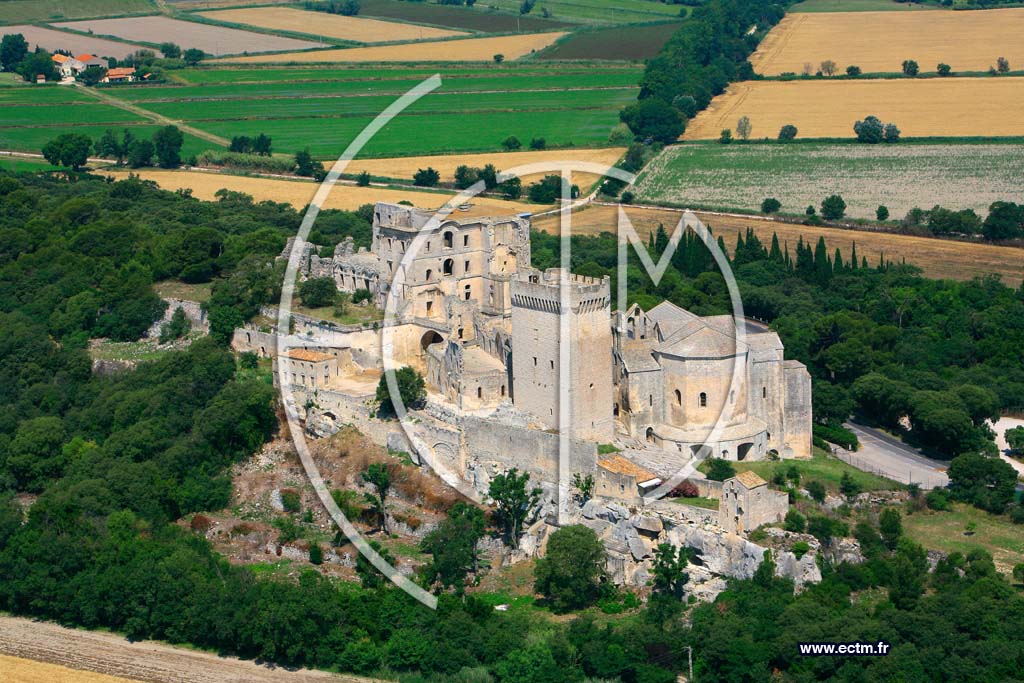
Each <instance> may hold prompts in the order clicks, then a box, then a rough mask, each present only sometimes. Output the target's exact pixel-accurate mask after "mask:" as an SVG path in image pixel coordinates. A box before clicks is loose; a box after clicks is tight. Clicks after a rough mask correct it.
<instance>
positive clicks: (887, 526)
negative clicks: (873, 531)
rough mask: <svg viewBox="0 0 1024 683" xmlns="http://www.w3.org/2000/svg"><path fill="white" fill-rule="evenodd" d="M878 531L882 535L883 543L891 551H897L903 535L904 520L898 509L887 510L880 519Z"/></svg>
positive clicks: (883, 511)
mask: <svg viewBox="0 0 1024 683" xmlns="http://www.w3.org/2000/svg"><path fill="white" fill-rule="evenodd" d="M878 530H879V531H880V532H881V534H882V541H883V542H884V543H885V545H886V547H887V548H889V550H895V549H896V544H897V543H899V540H900V537H901V536H902V535H903V520H902V518H901V517H900V512H899V510H897V509H896V508H885V509H884V510H882V514H881V515H879V517H878Z"/></svg>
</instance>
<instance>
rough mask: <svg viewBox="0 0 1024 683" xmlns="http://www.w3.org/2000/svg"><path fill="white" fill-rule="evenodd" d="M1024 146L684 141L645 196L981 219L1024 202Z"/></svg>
mask: <svg viewBox="0 0 1024 683" xmlns="http://www.w3.org/2000/svg"><path fill="white" fill-rule="evenodd" d="M1022 176H1024V146H1021V145H1019V144H1010V143H1005V144H1004V143H991V142H986V143H920V144H918V143H907V142H901V143H900V144H898V145H857V144H853V143H849V144H843V143H825V142H822V143H818V142H806V143H795V144H788V145H787V144H771V143H750V144H738V143H737V144H732V145H720V144H718V143H710V142H709V143H686V144H681V145H676V146H673V147H669V148H666V150H665V151H664V152H663V153H662V154H661V155H659V156H658V157H657V158H656V159H655V160H654V161H652V162H651V163H650V164H649V165H648V166H647V168H646V169H645V170H644V172H643V173H642V174H641V177H640V180H639V182H638V184H637V189H636V194H637V198H638V200H639V201H643V202H649V203H668V204H676V205H686V206H691V207H694V208H698V207H704V208H710V209H715V208H727V209H743V210H751V211H757V210H759V209H760V205H761V201H762V200H763V199H764V198H766V197H775V198H776V199H778V200H779V201H780V202H782V211H783V212H784V213H790V214H802V213H803V211H804V209H805V208H806V207H807V206H808V205H811V204H813V205H815V206H817V205H818V204H820V203H821V200H822V199H824V198H825V197H827V196H829V195H831V194H840V195H842V197H843V199H844V200H845V201H846V205H847V209H846V213H847V216H850V217H853V218H874V216H875V209H876V208H877V207H878V206H879V205H880V204H884V205H885V206H887V207H888V209H889V213H890V216H891V218H893V219H899V218H902V217H903V216H904V215H906V213H907V211H909V210H910V209H912V208H914V207H915V206H916V207H921V208H925V209H930V208H931V207H932V206H934V205H936V204H940V205H942V206H944V207H947V208H950V209H966V208H972V209H974V210H975V211H976V212H978V213H980V214H981V215H984V214H985V213H987V211H988V207H989V205H990V204H991V203H992V202H994V201H1000V200H1002V201H1018V202H1019V201H1022V200H1024V187H1022V186H1021V184H1020V178H1021V177H1022Z"/></svg>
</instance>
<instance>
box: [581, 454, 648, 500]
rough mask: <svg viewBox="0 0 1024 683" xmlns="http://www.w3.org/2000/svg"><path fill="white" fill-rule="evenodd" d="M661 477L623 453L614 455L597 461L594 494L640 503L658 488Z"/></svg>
mask: <svg viewBox="0 0 1024 683" xmlns="http://www.w3.org/2000/svg"><path fill="white" fill-rule="evenodd" d="M660 485H661V479H660V478H659V477H658V476H657V475H656V474H654V473H653V472H650V471H648V470H647V469H645V468H643V467H641V466H640V465H637V464H636V463H634V462H633V461H631V460H628V459H626V458H625V457H623V456H621V455H618V454H616V455H612V456H610V457H607V458H604V459H603V460H598V461H597V477H596V478H595V480H594V494H595V495H597V496H600V497H603V498H613V499H617V500H621V501H623V502H626V503H639V502H640V499H641V498H642V497H643V496H644V495H646V494H648V493H650V492H651V491H653V490H654V489H656V488H658V486H660Z"/></svg>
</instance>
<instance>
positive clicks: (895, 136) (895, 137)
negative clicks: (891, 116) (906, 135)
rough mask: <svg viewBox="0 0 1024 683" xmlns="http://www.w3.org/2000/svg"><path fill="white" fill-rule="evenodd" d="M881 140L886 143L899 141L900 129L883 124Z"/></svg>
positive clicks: (893, 124) (893, 125)
mask: <svg viewBox="0 0 1024 683" xmlns="http://www.w3.org/2000/svg"><path fill="white" fill-rule="evenodd" d="M882 140H883V141H884V142H888V143H893V142H899V141H900V129H899V128H897V127H896V124H895V123H887V124H885V127H884V128H883V129H882Z"/></svg>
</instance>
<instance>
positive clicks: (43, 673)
mask: <svg viewBox="0 0 1024 683" xmlns="http://www.w3.org/2000/svg"><path fill="white" fill-rule="evenodd" d="M132 681H133V679H130V678H121V677H120V676H108V675H106V674H98V673H95V672H93V671H79V670H77V669H69V668H67V667H66V666H59V665H57V664H47V663H46V662H37V661H34V660H31V659H21V658H19V657H8V656H6V655H0V683H132Z"/></svg>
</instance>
